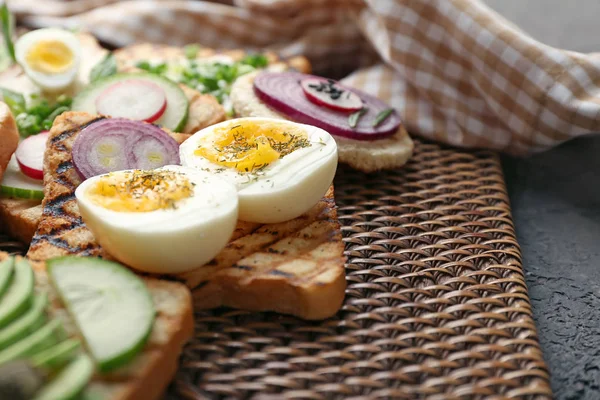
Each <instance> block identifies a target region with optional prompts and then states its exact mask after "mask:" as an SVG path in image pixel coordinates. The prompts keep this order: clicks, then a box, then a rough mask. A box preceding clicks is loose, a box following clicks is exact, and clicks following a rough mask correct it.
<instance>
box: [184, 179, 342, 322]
mask: <svg viewBox="0 0 600 400" xmlns="http://www.w3.org/2000/svg"><path fill="white" fill-rule="evenodd" d="M343 251H344V245H343V242H342V235H341V231H340V225H339V222H338V220H337V210H336V207H335V201H334V199H333V189H330V190H329V192H328V193H327V195H326V196H325V197H324V198H323V199H322V200H321V201H320V202H319V203H318V204H317V205H315V207H313V209H311V210H310V211H309V212H308V213H306V214H305V215H302V216H300V217H298V218H296V219H294V220H291V221H287V222H284V223H280V224H269V225H259V226H256V225H255V224H248V223H243V222H242V223H240V224H239V225H238V229H236V233H235V234H234V237H233V239H232V241H231V242H230V243H229V244H228V245H227V247H226V248H225V249H224V250H223V251H222V252H221V253H220V254H219V255H217V257H215V259H214V260H212V261H211V262H210V263H209V264H208V265H206V266H204V267H202V268H199V269H197V270H194V271H190V272H188V273H185V274H182V275H180V278H183V281H184V282H185V283H186V285H187V286H189V287H191V288H192V296H193V298H194V303H195V307H197V308H200V309H207V308H214V307H218V306H230V307H239V308H244V309H250V310H274V311H279V312H284V313H291V314H294V315H298V316H300V317H303V318H307V319H319V318H325V317H328V316H330V315H332V314H334V313H335V312H336V311H337V309H338V308H339V306H340V305H341V303H342V301H343V298H344V289H345V286H346V283H345V273H344V262H345V259H344V256H343Z"/></svg>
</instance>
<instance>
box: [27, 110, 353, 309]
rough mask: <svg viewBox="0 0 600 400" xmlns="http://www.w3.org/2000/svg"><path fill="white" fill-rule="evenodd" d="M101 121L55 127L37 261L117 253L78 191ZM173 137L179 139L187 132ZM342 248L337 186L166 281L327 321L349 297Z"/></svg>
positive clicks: (199, 293) (71, 118)
mask: <svg viewBox="0 0 600 400" xmlns="http://www.w3.org/2000/svg"><path fill="white" fill-rule="evenodd" d="M101 118H105V117H98V116H94V115H89V114H86V113H81V112H66V113H64V114H62V115H60V116H59V117H58V118H57V119H56V121H55V122H54V125H53V126H52V129H51V131H50V137H49V139H48V144H47V147H46V154H45V157H44V171H45V172H44V201H43V214H42V218H41V221H40V224H39V226H38V229H37V231H36V233H35V236H34V238H33V240H32V242H31V247H30V249H29V252H28V253H27V256H28V257H29V258H30V259H32V260H36V261H45V260H47V259H49V258H52V257H57V256H63V255H79V256H92V257H103V258H111V256H110V254H107V253H106V252H105V251H104V250H103V249H102V248H101V247H100V245H99V244H98V243H97V241H96V239H95V238H94V236H93V234H92V232H91V231H90V230H89V229H88V228H87V226H86V225H85V223H84V222H83V220H82V218H81V215H80V213H79V209H78V207H77V201H76V199H75V189H76V188H77V186H78V185H79V184H80V183H81V178H80V177H79V175H78V174H77V172H76V171H75V168H74V166H73V160H72V156H71V149H72V145H73V142H74V141H75V138H76V137H77V135H78V134H79V132H80V131H81V129H83V128H84V127H85V126H88V125H90V124H93V123H94V122H95V121H97V120H98V119H101ZM170 134H171V135H172V136H173V135H175V136H174V137H175V138H176V139H179V140H181V136H185V135H181V134H179V135H178V134H173V133H170ZM343 251H344V245H343V242H342V236H341V233H340V225H339V222H338V220H337V211H336V207H335V202H334V199H333V189H330V190H329V192H328V193H327V195H326V196H325V198H323V199H322V200H321V201H320V202H319V203H318V204H316V205H315V206H314V207H313V209H312V210H310V211H309V212H308V213H306V214H305V215H302V216H300V217H298V218H296V219H293V220H291V221H286V222H283V223H279V224H267V225H261V224H252V223H247V222H239V224H238V226H237V229H236V231H235V233H234V235H233V237H232V239H231V242H230V243H229V244H228V245H227V247H226V248H225V249H224V250H223V251H222V252H221V253H220V254H218V255H217V257H216V258H215V259H214V260H212V261H211V262H210V263H209V264H208V265H206V266H204V267H201V268H198V269H196V270H193V271H191V272H187V273H185V274H179V275H176V276H169V277H166V276H165V278H169V279H177V280H180V281H182V282H184V283H186V285H187V286H188V287H190V289H192V295H193V297H194V303H195V305H196V307H198V308H213V307H218V306H231V307H239V308H244V309H249V310H269V311H277V312H281V313H287V314H293V315H297V316H299V317H302V318H306V319H322V318H326V317H329V316H331V315H333V314H335V312H336V311H337V310H338V309H339V307H340V305H341V303H342V301H343V297H344V291H345V286H346V281H345V274H344V256H343Z"/></svg>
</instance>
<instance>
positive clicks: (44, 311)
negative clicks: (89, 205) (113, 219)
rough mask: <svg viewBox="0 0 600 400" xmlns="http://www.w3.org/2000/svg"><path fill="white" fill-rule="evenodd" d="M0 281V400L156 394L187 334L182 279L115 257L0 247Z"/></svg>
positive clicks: (110, 399) (123, 398)
mask: <svg viewBox="0 0 600 400" xmlns="http://www.w3.org/2000/svg"><path fill="white" fill-rule="evenodd" d="M32 279H33V280H34V282H35V283H34V284H31V283H28V282H31V281H30V280H32ZM0 285H1V286H4V287H5V289H4V290H3V292H2V294H1V295H0V317H2V316H4V317H3V321H4V323H3V324H2V327H1V328H0V342H1V343H2V344H3V346H2V348H1V349H0V397H1V398H11V399H20V398H26V399H31V398H33V399H36V400H44V399H48V400H61V399H70V398H80V397H77V396H82V398H99V399H106V400H135V399H149V400H151V399H159V398H161V396H162V394H163V392H164V391H165V389H166V387H167V386H168V384H169V383H170V381H171V379H172V378H173V376H174V375H175V372H176V370H177V365H178V359H179V355H180V354H181V351H182V348H183V346H184V344H185V343H186V342H187V341H188V340H189V339H190V338H191V336H192V334H193V314H192V305H191V299H190V294H189V290H188V289H187V288H185V286H183V285H181V284H179V283H176V282H167V281H161V280H156V279H149V278H140V277H137V276H136V275H134V274H133V273H131V272H130V271H129V270H128V269H127V268H125V267H123V266H121V265H119V264H116V263H112V262H108V261H103V260H99V259H92V258H81V257H67V258H58V259H53V260H49V261H48V262H47V263H39V262H38V263H31V264H30V262H28V261H27V260H25V259H23V258H20V257H16V258H14V257H9V256H8V255H7V254H6V253H0ZM8 312H11V313H12V316H11V317H10V318H9V319H6V317H5V316H6V315H8Z"/></svg>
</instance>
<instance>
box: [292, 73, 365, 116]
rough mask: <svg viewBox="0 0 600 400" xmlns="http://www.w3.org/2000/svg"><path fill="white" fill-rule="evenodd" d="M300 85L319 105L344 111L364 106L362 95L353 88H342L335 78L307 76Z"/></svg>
mask: <svg viewBox="0 0 600 400" xmlns="http://www.w3.org/2000/svg"><path fill="white" fill-rule="evenodd" d="M300 85H301V86H302V89H303V90H304V94H305V95H306V97H307V98H308V99H309V100H310V101H312V102H313V103H315V104H316V105H318V106H325V107H329V108H331V109H332V110H335V111H342V112H353V111H358V110H360V109H361V108H362V107H363V103H362V100H361V99H360V97H358V96H357V95H356V94H354V93H353V92H352V91H351V90H348V89H342V88H341V87H340V86H339V85H338V84H337V83H336V82H335V81H334V80H331V79H323V78H307V79H303V80H302V81H301V82H300Z"/></svg>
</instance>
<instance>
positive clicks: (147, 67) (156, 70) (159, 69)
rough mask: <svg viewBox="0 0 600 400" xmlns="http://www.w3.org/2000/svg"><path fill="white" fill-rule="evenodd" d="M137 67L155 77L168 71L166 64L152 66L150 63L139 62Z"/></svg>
mask: <svg viewBox="0 0 600 400" xmlns="http://www.w3.org/2000/svg"><path fill="white" fill-rule="evenodd" d="M135 66H136V67H137V68H139V69H143V70H144V71H147V72H150V73H151V74H155V75H163V74H164V73H165V72H167V69H168V65H167V64H166V63H158V64H150V63H149V62H148V61H138V62H137V63H136V64H135Z"/></svg>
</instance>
